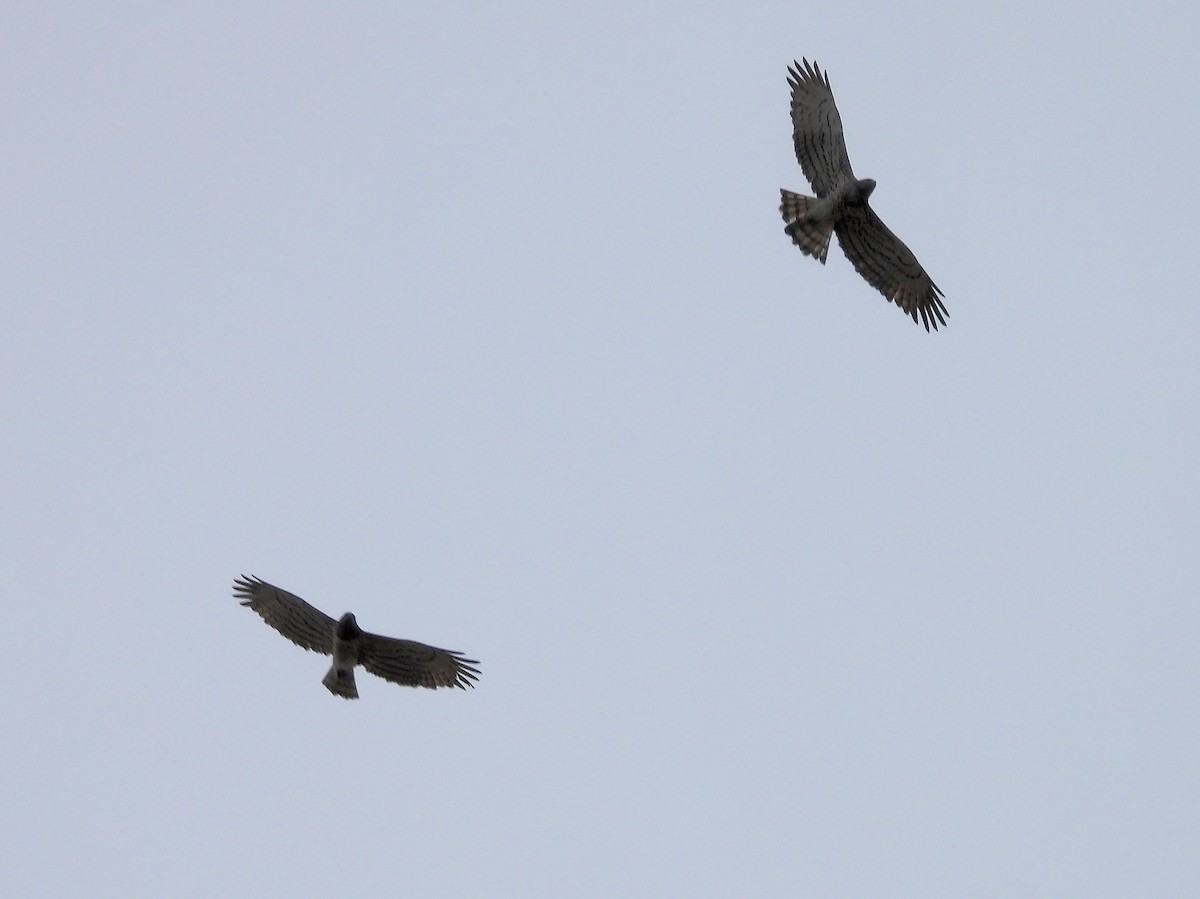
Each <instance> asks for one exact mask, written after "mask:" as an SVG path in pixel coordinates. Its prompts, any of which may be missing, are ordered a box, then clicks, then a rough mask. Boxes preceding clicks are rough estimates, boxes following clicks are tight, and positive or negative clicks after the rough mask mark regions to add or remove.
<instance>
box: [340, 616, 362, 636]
mask: <svg viewBox="0 0 1200 899" xmlns="http://www.w3.org/2000/svg"><path fill="white" fill-rule="evenodd" d="M361 636H362V629H361V628H360V627H359V626H358V622H357V621H355V620H354V613H353V612H347V613H346V614H345V615H343V616H342V617H341V618H340V619H339V620H338V623H337V637H338V639H339V640H355V639H357V638H359V637H361Z"/></svg>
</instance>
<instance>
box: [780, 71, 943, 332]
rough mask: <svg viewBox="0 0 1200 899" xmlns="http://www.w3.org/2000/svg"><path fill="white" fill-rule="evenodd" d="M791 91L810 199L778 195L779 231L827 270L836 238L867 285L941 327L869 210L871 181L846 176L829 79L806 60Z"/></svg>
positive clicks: (931, 292) (919, 280)
mask: <svg viewBox="0 0 1200 899" xmlns="http://www.w3.org/2000/svg"><path fill="white" fill-rule="evenodd" d="M788 84H790V85H791V87H792V138H793V140H794V142H795V145H796V159H798V160H799V161H800V168H802V169H803V170H804V177H806V178H807V179H808V180H809V183H811V184H812V189H813V192H814V193H816V196H815V197H806V196H802V195H801V194H796V193H792V192H791V191H790V190H783V191H781V193H782V195H783V203H782V204H780V207H779V211H780V212H781V213H782V214H783V220H784V221H785V222H787V226H786V227H785V228H784V231H786V232H787V233H788V235H789V236H790V237H791V238H792V242H793V243H795V244H796V246H798V247H799V248H800V249H801V250H802V251H803V252H804V253H805V254H806V255H808V256H812V257H813V258H814V259H818V260H820V262H821V264H822V265H824V264H825V256H826V254H827V253H828V252H829V238H830V237H831V236H832V235H833V234H834V233H836V234H837V237H838V243H839V244H841V246H842V252H843V253H845V254H846V258H847V259H849V260H850V262H851V263H853V265H854V268H855V269H856V270H857V271H858V273H859V274H860V275H862V276H863V277H864V278H866V280H867V283H869V284H870V285H871V286H872V287H874V288H875V289H876V290H878V291H879V292H880V293H882V294H883V295H884V296H885V297H887V298H888V300H890V301H891V302H893V303H895V304H896V305H897V306H899V307H900V308H901V309H903V310H904V311H905V312H907V313H908V314H909V315H910V316H912V320H913V321H917V315H918V313H919V314H920V316H921V321H922V322H923V323H924V324H925V330H926V331H928V330H929V327H930V325H932V326H933V329H934V330H935V331H936V330H937V326H938V325H939V324H941V325H944V324H946V316H947V315H949V314H950V313H949V312H947V311H946V307H945V306H944V305H942V300H941V297H942V296H944V294H943V293H942V291H941V290H940V289H939V288H938V286H937V285H936V284H934V283H933V280H932V279H931V278H930V277H929V275H928V274H927V273H926V272H925V269H923V268H921V263H919V262H917V257H916V256H914V255H913V253H912V250H910V249H909V248H908V247H906V246H905V245H904V242H903V241H901V240H900V238H899V237H897V236H896V235H895V234H893V233H892V232H891V230H890V229H889V228H888V226H887V225H885V224H884V223H883V222H882V221H880V219H879V216H877V215H876V214H875V212H874V211H873V210H872V209H871V207H870V206H869V205H868V204H867V198H868V197H870V196H871V191H873V190H874V189H875V181H874V180H873V179H871V178H863V179H861V180H860V179H858V178H856V177H855V176H854V171H853V170H852V169H851V168H850V158H849V156H848V155H847V154H846V140H845V138H844V137H843V135H842V119H841V116H839V115H838V110H837V105H836V104H835V103H834V102H833V91H832V90H831V89H830V87H829V73H828V72H826V73H824V74H822V72H821V70H820V69H819V68H818V67H817V66H816V64H815V63H814V64H810V63H809V61H808V60H807V59H805V60H803V61H802V62H798V63H794V64H793V67H792V68H789V69H788Z"/></svg>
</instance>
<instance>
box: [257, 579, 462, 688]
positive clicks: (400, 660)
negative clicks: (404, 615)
mask: <svg viewBox="0 0 1200 899" xmlns="http://www.w3.org/2000/svg"><path fill="white" fill-rule="evenodd" d="M233 591H234V593H233V595H234V596H235V597H237V598H238V599H239V600H241V603H242V605H244V606H249V607H250V608H251V609H253V610H254V611H255V612H257V613H258V614H259V615H260V616H261V617H262V620H263V621H265V622H266V623H267V624H269V625H271V627H273V628H275V630H277V631H279V633H281V634H283V635H284V636H285V637H287V638H288V639H289V640H291V641H292V642H293V643H295V644H296V645H297V646H303V647H304V648H305V649H311V650H314V651H316V652H321V653H324V654H325V655H327V656H333V665H332V667H330V669H329V673H328V674H326V675H325V679H324V680H323V681H321V683H323V684H324V685H325V686H326V687H327V688H328V690H329V692H330V693H333V694H334V695H336V696H342V697H345V698H346V699H358V687H357V686H355V683H354V666H355V665H362V666H363V667H364V668H366V669H367V670H368V671H370V672H371V673H372V674H376V675H378V676H379V677H382V678H383V679H384V680H390V681H391V682H392V683H394V684H403V685H404V686H406V687H429V688H430V689H434V688H437V687H458V688H459V689H466V688H467V687H474V686H475V684H474V681H475V680H477V679H478V677H479V669H478V668H476V667H475V666H476V665H478V664H479V662H477V661H475V660H474V659H465V658H463V657H462V655H461V654H459V653H457V652H454V651H452V650H448V649H438V648H437V647H435V646H426V645H425V644H424V643H417V642H414V641H413V640H397V639H395V638H393V637H381V636H379V635H378V634H369V633H367V632H366V631H364V630H362V629H361V628H360V627H359V626H358V622H357V621H355V620H354V615H352V614H351V613H350V612H347V613H346V614H345V615H343V616H342V617H341V618H340V619H338V620H336V621H335V620H334V619H332V618H330V617H329V616H328V615H326V614H325V613H324V612H322V611H320V610H319V609H315V608H313V607H312V606H310V605H309V604H308V603H306V602H305V601H304V600H302V599H301V598H300V597H299V596H296V595H295V594H293V593H288V592H287V591H286V590H281V589H280V588H278V587H275V586H272V585H271V584H268V583H267V582H266V581H262V580H259V579H258V578H256V577H246V576H244V575H243V576H242V577H240V578H236V579H235V580H234V582H233Z"/></svg>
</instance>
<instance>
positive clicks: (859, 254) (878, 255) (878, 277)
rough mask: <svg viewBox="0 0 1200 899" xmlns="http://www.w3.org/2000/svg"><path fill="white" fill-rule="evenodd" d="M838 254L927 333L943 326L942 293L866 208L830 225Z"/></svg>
mask: <svg viewBox="0 0 1200 899" xmlns="http://www.w3.org/2000/svg"><path fill="white" fill-rule="evenodd" d="M833 229H834V232H835V233H836V234H837V237H838V243H839V244H841V245H842V252H843V253H845V254H846V258H847V259H849V260H850V262H851V263H853V265H854V268H855V270H856V271H857V272H858V273H859V274H860V275H862V276H863V277H864V278H865V279H866V280H867V282H868V283H869V284H871V286H873V287H874V288H875V289H876V290H878V291H879V292H880V293H881V294H883V295H884V296H885V297H887V298H888V299H889V300H891V301H892V302H893V303H895V304H896V305H897V306H899V307H900V308H901V309H903V310H904V311H905V312H907V313H908V314H909V315H910V316H912V320H913V321H916V320H917V313H920V315H921V323H922V324H924V325H925V330H926V331H928V330H929V327H930V325H932V326H933V329H934V330H935V331H936V330H937V327H938V325H939V324H941V325H944V324H946V316H947V315H949V314H950V313H949V312H947V311H946V307H945V306H944V305H943V304H942V300H941V298H942V296H943V294H942V291H941V289H940V288H939V287H938V286H937V285H936V284H934V283H933V279H932V278H930V277H929V275H928V273H927V272H926V271H925V269H923V268H922V267H921V263H919V262H917V257H916V256H914V255H913V252H912V250H910V249H909V248H908V247H906V246H905V245H904V241H902V240H901V239H900V238H899V237H897V236H896V235H895V234H893V233H892V231H891V229H890V228H888V226H887V225H885V224H884V223H883V221H882V220H881V219H880V218H879V216H877V215H876V214H875V212H874V211H873V210H872V209H871V207H870V206H866V205H864V206H851V207H847V208H846V210H845V212H844V213H843V214H842V216H841V217H839V218H838V219H837V220H836V221H835V222H834V225H833Z"/></svg>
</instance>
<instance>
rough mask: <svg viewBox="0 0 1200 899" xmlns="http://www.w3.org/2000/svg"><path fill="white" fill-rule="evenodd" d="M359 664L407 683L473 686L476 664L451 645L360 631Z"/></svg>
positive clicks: (437, 685)
mask: <svg viewBox="0 0 1200 899" xmlns="http://www.w3.org/2000/svg"><path fill="white" fill-rule="evenodd" d="M358 661H359V664H360V665H362V666H363V667H364V668H366V669H367V670H368V671H370V672H371V673H372V674H375V675H378V676H379V677H382V678H383V679H384V680H390V681H391V682H392V683H395V684H403V685H404V686H406V687H430V688H436V687H459V688H460V689H466V688H467V687H474V686H475V684H474V683H473V681H475V680H477V679H478V677H479V669H478V668H476V667H474V666H476V665H478V664H479V662H477V661H476V660H474V659H466V658H463V656H462V654H461V653H458V652H456V651H454V650H450V649H438V648H437V647H436V646H426V645H425V644H424V643H417V642H416V641H414V640H397V639H395V638H394V637H381V636H380V635H379V634H368V633H364V634H363V635H362V646H361V648H360V650H359V659H358Z"/></svg>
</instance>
